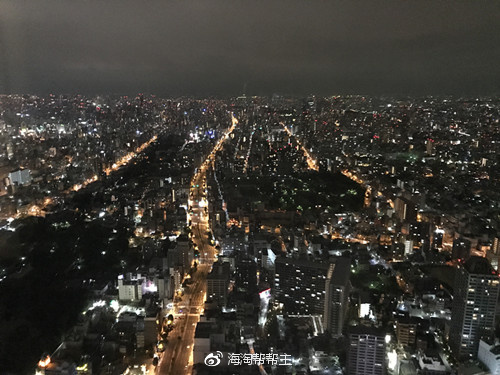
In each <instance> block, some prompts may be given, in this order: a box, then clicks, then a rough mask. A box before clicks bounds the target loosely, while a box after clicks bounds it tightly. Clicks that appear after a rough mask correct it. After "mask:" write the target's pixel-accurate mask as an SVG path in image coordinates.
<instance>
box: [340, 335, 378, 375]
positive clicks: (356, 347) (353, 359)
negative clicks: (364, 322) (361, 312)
mask: <svg viewBox="0 0 500 375" xmlns="http://www.w3.org/2000/svg"><path fill="white" fill-rule="evenodd" d="M386 371H387V364H386V342H385V331H384V330H383V329H381V328H375V327H365V326H356V327H351V328H350V329H349V347H348V348H347V373H348V374H349V375H384V374H385V373H386Z"/></svg>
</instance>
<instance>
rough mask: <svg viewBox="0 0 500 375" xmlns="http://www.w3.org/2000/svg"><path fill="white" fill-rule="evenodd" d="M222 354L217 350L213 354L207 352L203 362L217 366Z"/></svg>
mask: <svg viewBox="0 0 500 375" xmlns="http://www.w3.org/2000/svg"><path fill="white" fill-rule="evenodd" d="M222 356H223V355H222V353H221V352H219V351H217V352H216V353H215V354H214V353H208V355H207V356H206V357H205V364H206V365H207V366H210V367H213V366H217V365H219V364H220V360H221V358H222Z"/></svg>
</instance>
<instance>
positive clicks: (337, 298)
mask: <svg viewBox="0 0 500 375" xmlns="http://www.w3.org/2000/svg"><path fill="white" fill-rule="evenodd" d="M350 274H351V261H350V259H349V258H338V259H337V261H336V262H335V263H331V264H330V266H329V268H328V273H327V276H326V284H325V291H326V293H325V310H324V313H323V326H324V328H325V329H326V330H327V331H329V332H330V334H331V335H332V336H340V335H342V328H343V327H344V320H345V316H346V313H347V307H348V305H349V292H350V291H351V283H350V282H349V275H350Z"/></svg>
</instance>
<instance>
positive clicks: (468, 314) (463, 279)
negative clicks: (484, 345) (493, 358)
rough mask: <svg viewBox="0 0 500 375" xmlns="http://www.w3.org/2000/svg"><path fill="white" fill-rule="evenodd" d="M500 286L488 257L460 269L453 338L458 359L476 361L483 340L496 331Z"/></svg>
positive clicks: (470, 260)
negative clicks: (481, 339) (499, 286)
mask: <svg viewBox="0 0 500 375" xmlns="http://www.w3.org/2000/svg"><path fill="white" fill-rule="evenodd" d="M498 283H499V280H498V275H497V273H496V272H495V271H494V270H493V268H492V267H491V265H490V263H489V262H488V260H487V259H486V258H482V257H477V256H473V257H471V258H470V259H469V260H468V261H467V262H465V263H464V264H463V265H461V266H459V268H458V269H457V275H456V278H455V286H454V288H453V289H454V296H453V308H452V314H451V325H450V335H449V345H450V348H451V350H452V352H453V354H454V355H455V357H456V358H458V359H468V358H475V357H476V356H477V351H478V346H479V340H480V338H481V337H483V336H485V337H488V336H490V335H491V334H492V333H493V332H494V327H495V313H496V305H497V299H498V290H499V289H498Z"/></svg>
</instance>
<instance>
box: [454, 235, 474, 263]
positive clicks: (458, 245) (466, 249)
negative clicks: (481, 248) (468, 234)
mask: <svg viewBox="0 0 500 375" xmlns="http://www.w3.org/2000/svg"><path fill="white" fill-rule="evenodd" d="M470 251H471V242H470V241H469V240H468V239H466V238H463V237H459V238H455V239H454V240H453V247H452V250H451V259H462V260H466V259H469V257H470Z"/></svg>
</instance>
